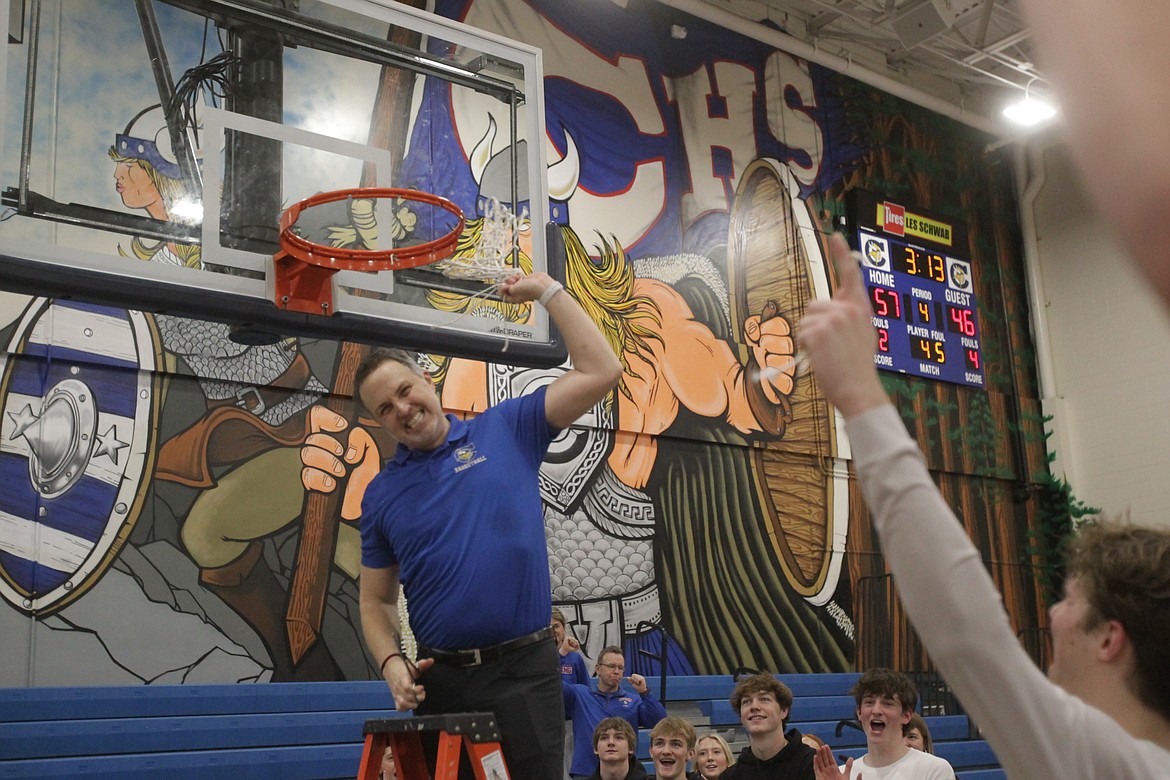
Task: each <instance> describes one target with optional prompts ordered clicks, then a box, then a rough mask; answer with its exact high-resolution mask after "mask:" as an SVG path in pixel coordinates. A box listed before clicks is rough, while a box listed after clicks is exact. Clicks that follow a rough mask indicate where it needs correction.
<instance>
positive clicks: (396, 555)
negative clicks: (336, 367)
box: [361, 388, 557, 650]
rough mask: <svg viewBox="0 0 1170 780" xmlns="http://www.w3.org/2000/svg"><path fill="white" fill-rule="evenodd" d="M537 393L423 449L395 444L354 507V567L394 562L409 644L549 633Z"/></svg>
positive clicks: (544, 426)
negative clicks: (357, 525) (357, 519)
mask: <svg viewBox="0 0 1170 780" xmlns="http://www.w3.org/2000/svg"><path fill="white" fill-rule="evenodd" d="M544 391H545V388H540V389H538V390H537V391H535V392H533V393H530V394H528V395H525V396H522V397H520V398H513V399H509V400H507V401H503V402H501V403H499V404H496V405H495V406H493V407H491V408H489V409H488V410H487V411H485V412H483V413H482V414H480V415H479V416H477V417H475V418H473V419H471V420H468V421H466V422H464V421H461V420H458V419H456V418H455V417H454V416H451V415H448V419H449V420H450V421H451V430H450V431H449V432H448V434H447V440H446V442H445V443H444V444H443V445H442V446H440V447H439V448H438V449H436V450H434V451H433V452H423V451H413V450H410V449H408V448H406V447H403V446H401V445H399V447H398V451H397V453H396V454H395V457H394V458H393V460H391V461H390V462H388V463H387V464H386V466H385V467H384V468H383V469H382V471H381V473H380V474H378V476H377V477H375V478H374V479H373V481H372V482H370V485H369V487H368V488H367V489H366V492H365V496H364V498H363V499H362V519H361V532H362V565H364V566H367V567H370V568H375V569H381V568H387V567H389V566H394V565H395V564H397V565H398V566H399V579H400V581H401V583H402V587H403V591H404V592H405V594H406V599H407V602H408V604H409V608H410V625H411V628H412V630H413V631H414V635H415V638H416V639H417V640H418V641H419V643H420V644H423V645H427V646H428V647H437V648H441V649H448V650H459V649H465V648H472V647H484V646H488V645H493V644H498V643H499V642H504V641H506V640H508V639H512V638H514V637H517V636H522V635H524V634H528V633H531V632H533V631H536V630H538V629H540V628H544V627H546V626H548V624H549V615H550V614H551V612H552V596H551V592H550V590H551V586H550V582H549V569H548V547H547V543H546V541H545V532H544V511H543V508H542V506H541V500H540V491H539V483H538V473H539V470H540V464H541V461H542V460H543V459H544V455H545V453H546V452H547V451H548V447H549V444H550V443H551V442H552V439H553V437H554V436H555V435H556V434H557V430H556V429H552V428H550V427H549V424H548V422H547V419H546V417H545V412H544V398H545V392H544Z"/></svg>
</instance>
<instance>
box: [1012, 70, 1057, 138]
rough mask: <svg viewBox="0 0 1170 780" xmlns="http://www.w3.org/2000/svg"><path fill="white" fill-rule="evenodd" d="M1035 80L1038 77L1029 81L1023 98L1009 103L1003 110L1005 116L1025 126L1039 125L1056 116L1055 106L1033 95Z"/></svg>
mask: <svg viewBox="0 0 1170 780" xmlns="http://www.w3.org/2000/svg"><path fill="white" fill-rule="evenodd" d="M1035 80H1036V78H1035V77H1033V79H1032V81H1029V82H1028V85H1027V86H1026V87H1024V97H1023V98H1021V99H1020V100H1017V101H1016V102H1014V103H1012V104H1010V105H1008V106H1007V107H1006V108H1004V110H1003V115H1004V116H1006V117H1007V118H1008V119H1010V120H1012V121H1013V122H1015V123H1016V124H1018V125H1023V126H1024V127H1031V126H1033V125H1037V124H1039V123H1041V122H1044V121H1046V120H1048V119H1051V118H1052V117H1054V116H1056V107H1055V106H1053V105H1052V104H1051V103H1049V102H1048V101H1047V100H1043V99H1041V98H1037V97H1034V96H1033V95H1032V82H1034V81H1035Z"/></svg>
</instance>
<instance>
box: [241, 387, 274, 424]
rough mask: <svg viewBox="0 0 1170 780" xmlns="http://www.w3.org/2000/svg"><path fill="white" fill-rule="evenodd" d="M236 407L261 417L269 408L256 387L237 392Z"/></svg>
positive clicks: (243, 388) (244, 388)
mask: <svg viewBox="0 0 1170 780" xmlns="http://www.w3.org/2000/svg"><path fill="white" fill-rule="evenodd" d="M236 406H238V407H240V408H241V409H243V410H244V411H247V412H251V413H252V414H254V415H256V416H257V417H259V416H260V415H262V414H264V412H266V411H268V407H267V406H266V405H265V403H264V399H263V398H262V397H261V395H260V391H259V390H258V389H257V388H256V386H255V385H250V386H248V387H242V388H240V389H239V390H237V391H236Z"/></svg>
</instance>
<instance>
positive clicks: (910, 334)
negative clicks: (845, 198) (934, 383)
mask: <svg viewBox="0 0 1170 780" xmlns="http://www.w3.org/2000/svg"><path fill="white" fill-rule="evenodd" d="M885 205H886V204H879V205H878V209H879V211H878V213H879V214H881V211H880V209H882V207H883V206H885ZM907 211H908V210H907ZM911 216H912V215H911ZM925 223H933V224H940V225H942V226H943V227H946V228H949V226H948V225H946V223H940V222H938V221H936V220H924V224H925ZM903 224H904V223H903ZM941 229H942V228H940V230H941ZM856 237H857V246H858V248H859V249H860V251H861V255H862V275H863V278H864V280H865V285H866V288H867V290H868V292H869V302H870V305H871V306H872V307H873V323H874V327H876V328H877V331H878V350H877V352H876V353H875V354H874V363H875V364H876V365H877V366H878V368H882V369H885V370H887V371H899V372H902V373H906V374H914V375H916V376H921V377H927V378H930V379H941V380H943V381H945V382H954V383H957V384H962V385H969V386H972V387H983V386H984V374H983V353H982V351H981V349H980V341H979V324H978V322H979V317H978V310H979V309H978V305H977V302H976V300H975V293H974V284H973V279H972V277H971V263H970V262H969V261H967V260H964V259H962V258H958V257H955V256H953V255H952V254H951V253H949V252H948V251H945V250H943V249H942V248H940V247H938V246H931V245H930V244H932V243H933V242H928V241H920V242H916V241H914V240H910V239H907V238H906V237H905V236H904V235H903V236H901V237H899V236H895V235H890V234H889V233H887V232H885V231H884V230H880V229H879V228H877V226H876V225H875V226H873V227H869V226H866V225H864V224H861V225H859V226H858V227H857V233H856ZM947 237H948V238H949V237H950V233H949V232H948V233H947Z"/></svg>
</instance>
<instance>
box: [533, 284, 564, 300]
mask: <svg viewBox="0 0 1170 780" xmlns="http://www.w3.org/2000/svg"><path fill="white" fill-rule="evenodd" d="M563 289H565V286H564V285H563V284H561V283H560V282H558V281H557V280H556V279H553V280H552V283H551V284H549V286H548V287H545V288H544V292H542V293H541V294H540V297H539V298H537V299H536V302H537V303H539V304H540V305H541V306H548V302H549V301H551V300H552V297H553V296H554V295H556V294H557V293H559V292H560V291H561V290H563Z"/></svg>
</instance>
